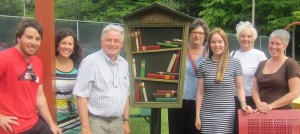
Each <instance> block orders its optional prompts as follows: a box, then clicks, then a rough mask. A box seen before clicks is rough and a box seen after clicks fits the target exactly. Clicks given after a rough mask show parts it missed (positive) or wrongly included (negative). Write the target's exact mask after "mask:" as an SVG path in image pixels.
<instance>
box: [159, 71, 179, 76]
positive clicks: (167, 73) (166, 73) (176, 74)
mask: <svg viewBox="0 0 300 134" xmlns="http://www.w3.org/2000/svg"><path fill="white" fill-rule="evenodd" d="M156 73H157V74H163V75H175V76H178V75H179V73H169V72H156Z"/></svg>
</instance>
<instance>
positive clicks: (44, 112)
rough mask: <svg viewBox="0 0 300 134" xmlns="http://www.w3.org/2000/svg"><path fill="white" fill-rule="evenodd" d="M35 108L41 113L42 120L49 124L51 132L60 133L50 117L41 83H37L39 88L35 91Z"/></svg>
mask: <svg viewBox="0 0 300 134" xmlns="http://www.w3.org/2000/svg"><path fill="white" fill-rule="evenodd" d="M36 109H37V111H38V113H39V114H40V115H41V117H42V118H43V119H44V121H45V122H46V123H47V124H48V125H49V127H50V129H51V131H52V133H53V134H62V131H61V129H60V128H59V127H58V126H57V125H56V124H55V122H54V121H53V119H52V117H51V114H50V111H49V108H48V104H47V100H46V97H45V94H44V90H43V85H39V89H38V91H37V95H36Z"/></svg>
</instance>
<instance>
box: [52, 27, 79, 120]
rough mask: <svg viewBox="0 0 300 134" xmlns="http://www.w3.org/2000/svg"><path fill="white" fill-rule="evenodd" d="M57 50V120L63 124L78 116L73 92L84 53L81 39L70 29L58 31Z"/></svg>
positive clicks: (56, 38) (56, 37)
mask: <svg viewBox="0 0 300 134" xmlns="http://www.w3.org/2000/svg"><path fill="white" fill-rule="evenodd" d="M55 50H56V51H55V55H56V64H55V65H56V70H55V74H56V107H57V122H58V124H61V123H63V122H65V121H68V120H70V119H73V118H75V117H77V116H78V113H77V110H76V109H77V108H76V105H75V104H76V103H75V97H73V95H72V92H73V88H74V85H75V81H76V77H77V73H78V67H79V63H80V61H81V58H82V53H81V48H80V46H79V41H78V40H77V37H76V36H75V34H74V33H73V32H72V31H71V30H70V29H62V30H59V31H58V32H57V33H56V36H55Z"/></svg>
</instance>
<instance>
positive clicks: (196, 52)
mask: <svg viewBox="0 0 300 134" xmlns="http://www.w3.org/2000/svg"><path fill="white" fill-rule="evenodd" d="M208 34H209V27H208V26H207V24H206V22H205V21H204V20H202V19H200V18H197V19H195V20H194V21H193V22H192V23H191V24H190V27H189V42H188V43H189V44H188V51H187V53H188V56H187V59H186V70H185V76H184V88H183V102H182V108H170V109H169V110H168V119H169V133H170V134H195V133H200V131H199V130H197V129H196V127H195V125H194V123H195V104H196V101H195V100H196V92H197V77H196V73H197V67H198V66H199V64H200V63H201V62H202V61H203V60H204V58H203V55H202V51H203V49H204V48H205V45H206V41H207V37H208Z"/></svg>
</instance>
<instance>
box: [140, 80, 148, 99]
mask: <svg viewBox="0 0 300 134" xmlns="http://www.w3.org/2000/svg"><path fill="white" fill-rule="evenodd" d="M141 88H142V90H143V95H144V100H145V102H147V101H148V98H147V93H146V88H145V84H144V82H142V83H141Z"/></svg>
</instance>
